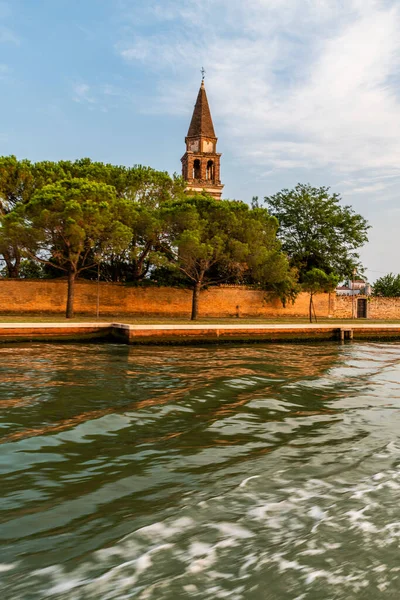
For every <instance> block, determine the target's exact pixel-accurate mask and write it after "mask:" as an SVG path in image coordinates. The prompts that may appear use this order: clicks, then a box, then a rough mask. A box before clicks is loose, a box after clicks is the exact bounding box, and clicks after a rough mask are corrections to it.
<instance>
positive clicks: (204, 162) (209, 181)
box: [181, 70, 224, 200]
mask: <svg viewBox="0 0 400 600" xmlns="http://www.w3.org/2000/svg"><path fill="white" fill-rule="evenodd" d="M217 141H218V138H217V137H216V136H215V131H214V125H213V122H212V118H211V112H210V107H209V106H208V100H207V94H206V88H205V86H204V70H203V79H202V81H201V86H200V90H199V93H198V96H197V100H196V104H195V107H194V111H193V116H192V120H191V122H190V126H189V131H188V133H187V136H186V138H185V142H186V152H185V154H184V155H183V156H182V158H181V162H182V177H183V179H184V180H185V181H186V182H187V186H186V190H185V191H186V192H187V193H191V192H192V193H201V192H202V191H205V192H206V193H207V194H209V195H210V196H213V198H216V199H217V200H220V199H221V194H222V188H223V187H224V186H223V185H222V184H221V180H220V159H221V154H220V153H218V152H217Z"/></svg>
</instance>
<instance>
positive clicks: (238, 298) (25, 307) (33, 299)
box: [0, 279, 334, 317]
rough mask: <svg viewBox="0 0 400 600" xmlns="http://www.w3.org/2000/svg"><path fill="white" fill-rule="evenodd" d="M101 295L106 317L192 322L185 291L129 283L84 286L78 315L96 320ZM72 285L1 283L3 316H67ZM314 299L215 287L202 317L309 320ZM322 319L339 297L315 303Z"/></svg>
mask: <svg viewBox="0 0 400 600" xmlns="http://www.w3.org/2000/svg"><path fill="white" fill-rule="evenodd" d="M98 291H99V306H100V315H102V316H104V317H107V316H111V315H137V316H139V315H148V316H177V317H188V316H190V311H191V301H192V293H191V291H190V290H186V289H179V288H156V287H154V288H153V287H151V288H137V287H130V286H125V285H123V284H113V283H100V284H99V287H97V283H92V282H87V281H78V282H77V283H76V290H75V311H76V313H80V314H87V315H95V314H96V304H97V292H98ZM66 294H67V284H66V282H65V281H63V280H51V281H50V280H49V281H43V280H12V279H2V280H0V313H24V314H29V313H32V314H34V313H59V314H62V313H63V312H64V311H65V303H66ZM308 302H309V299H308V296H307V294H300V296H299V297H298V299H297V301H296V303H295V304H294V305H291V304H289V305H288V306H287V307H286V308H283V307H282V304H281V302H280V301H279V300H277V299H274V300H268V299H266V296H265V294H264V293H263V292H261V291H257V290H251V289H246V288H243V287H214V288H210V289H209V290H204V291H202V292H201V295H200V303H199V315H200V316H203V317H230V316H240V317H250V316H251V317H256V316H265V317H306V316H307V315H308ZM314 303H315V307H316V312H317V315H319V316H321V317H328V315H329V312H331V313H332V311H333V305H334V297H333V296H332V297H331V298H330V299H329V297H328V294H321V295H319V296H317V297H316V298H315V301H314Z"/></svg>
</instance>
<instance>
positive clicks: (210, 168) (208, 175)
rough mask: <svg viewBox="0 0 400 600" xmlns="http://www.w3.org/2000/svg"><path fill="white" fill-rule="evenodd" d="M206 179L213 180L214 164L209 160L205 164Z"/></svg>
mask: <svg viewBox="0 0 400 600" xmlns="http://www.w3.org/2000/svg"><path fill="white" fill-rule="evenodd" d="M206 179H210V180H213V179H214V163H213V161H212V160H209V161H208V162H207V171H206Z"/></svg>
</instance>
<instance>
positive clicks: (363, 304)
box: [357, 298, 367, 319]
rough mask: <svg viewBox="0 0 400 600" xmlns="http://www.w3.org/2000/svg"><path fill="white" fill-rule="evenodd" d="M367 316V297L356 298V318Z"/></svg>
mask: <svg viewBox="0 0 400 600" xmlns="http://www.w3.org/2000/svg"><path fill="white" fill-rule="evenodd" d="M366 318H367V299H366V298H357V319H366Z"/></svg>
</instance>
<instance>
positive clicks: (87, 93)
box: [72, 83, 97, 104]
mask: <svg viewBox="0 0 400 600" xmlns="http://www.w3.org/2000/svg"><path fill="white" fill-rule="evenodd" d="M72 91H73V100H74V102H81V103H86V104H96V102H97V101H96V99H95V98H94V97H93V95H92V94H91V90H90V85H88V84H87V83H75V84H74V85H73V90H72Z"/></svg>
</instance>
